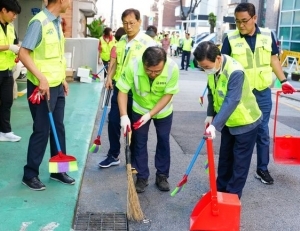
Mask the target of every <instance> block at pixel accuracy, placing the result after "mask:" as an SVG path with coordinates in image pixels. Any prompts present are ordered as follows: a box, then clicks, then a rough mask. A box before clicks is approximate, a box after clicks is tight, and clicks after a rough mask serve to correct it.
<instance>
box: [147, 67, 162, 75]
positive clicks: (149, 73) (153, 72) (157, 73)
mask: <svg viewBox="0 0 300 231" xmlns="http://www.w3.org/2000/svg"><path fill="white" fill-rule="evenodd" d="M162 71H163V69H161V70H159V71H151V70H148V69H146V68H145V72H146V73H147V74H148V75H151V74H154V75H159V74H160V73H161V72H162Z"/></svg>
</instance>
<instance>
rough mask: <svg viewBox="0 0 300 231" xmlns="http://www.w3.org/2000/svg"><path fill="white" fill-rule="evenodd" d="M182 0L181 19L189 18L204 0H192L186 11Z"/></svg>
mask: <svg viewBox="0 0 300 231" xmlns="http://www.w3.org/2000/svg"><path fill="white" fill-rule="evenodd" d="M182 1H183V0H180V18H181V20H187V19H188V17H189V16H190V14H192V13H194V12H195V9H196V8H197V7H198V6H199V4H200V2H201V1H202V0H191V2H190V6H189V7H188V10H187V11H186V12H185V11H184V10H183V5H182V4H183V3H182Z"/></svg>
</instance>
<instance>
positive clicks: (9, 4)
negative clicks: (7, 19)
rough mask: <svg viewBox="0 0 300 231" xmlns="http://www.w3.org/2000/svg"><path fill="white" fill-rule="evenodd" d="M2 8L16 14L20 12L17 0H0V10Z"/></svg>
mask: <svg viewBox="0 0 300 231" xmlns="http://www.w3.org/2000/svg"><path fill="white" fill-rule="evenodd" d="M3 8H5V9H6V10H7V11H12V12H14V13H16V14H20V13H21V6H20V4H19V2H18V1H17V0H0V11H2V9H3Z"/></svg>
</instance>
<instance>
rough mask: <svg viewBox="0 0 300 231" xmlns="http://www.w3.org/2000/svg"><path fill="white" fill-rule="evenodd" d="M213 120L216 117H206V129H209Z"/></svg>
mask: <svg viewBox="0 0 300 231" xmlns="http://www.w3.org/2000/svg"><path fill="white" fill-rule="evenodd" d="M213 118H214V117H212V116H206V118H205V120H204V124H205V127H207V126H208V125H210V124H211V122H212V120H213Z"/></svg>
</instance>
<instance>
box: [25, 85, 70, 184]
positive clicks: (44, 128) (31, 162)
mask: <svg viewBox="0 0 300 231" xmlns="http://www.w3.org/2000/svg"><path fill="white" fill-rule="evenodd" d="M35 87H36V86H35V85H33V84H32V83H31V82H30V81H29V80H27V98H28V97H29V96H30V95H31V94H32V92H33V90H34V89H35ZM28 104H29V109H30V112H31V116H32V119H33V132H32V134H31V136H30V138H29V144H28V151H27V164H26V165H25V166H24V176H23V179H24V180H30V179H31V178H33V177H36V176H38V175H39V167H40V164H41V163H42V160H43V157H44V154H45V151H46V147H47V144H48V139H49V136H50V155H51V157H52V156H55V155H56V154H57V153H58V150H57V147H56V144H55V140H54V136H53V132H52V129H51V128H50V121H49V115H48V112H49V111H48V107H47V102H46V100H41V103H40V104H32V103H30V102H29V101H28ZM50 106H51V110H52V114H53V120H54V124H55V128H56V131H57V136H58V141H59V144H60V147H61V151H62V152H63V153H66V138H65V126H64V123H63V121H64V112H65V94H64V89H63V86H62V84H61V85H59V86H57V87H51V88H50Z"/></svg>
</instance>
